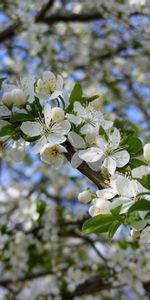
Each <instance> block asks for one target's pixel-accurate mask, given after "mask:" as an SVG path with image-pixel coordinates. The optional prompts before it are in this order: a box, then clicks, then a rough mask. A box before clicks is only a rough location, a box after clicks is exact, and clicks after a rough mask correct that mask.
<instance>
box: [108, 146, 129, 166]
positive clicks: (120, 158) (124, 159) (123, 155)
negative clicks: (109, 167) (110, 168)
mask: <svg viewBox="0 0 150 300" xmlns="http://www.w3.org/2000/svg"><path fill="white" fill-rule="evenodd" d="M112 157H113V158H114V159H115V161H116V165H117V167H118V168H122V167H123V166H125V165H126V164H127V163H128V162H129V160H130V155H129V153H128V152H127V151H126V150H123V151H118V152H116V153H114V154H113V156H112Z"/></svg>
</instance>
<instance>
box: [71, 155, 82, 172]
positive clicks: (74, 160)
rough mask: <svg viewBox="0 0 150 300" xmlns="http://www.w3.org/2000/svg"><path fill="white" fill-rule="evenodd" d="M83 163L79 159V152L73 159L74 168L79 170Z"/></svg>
mask: <svg viewBox="0 0 150 300" xmlns="http://www.w3.org/2000/svg"><path fill="white" fill-rule="evenodd" d="M82 161H83V160H82V159H81V158H80V157H79V155H78V152H75V153H74V154H73V156H72V158H71V164H72V166H73V168H75V169H77V168H78V167H79V166H80V165H81V163H82Z"/></svg>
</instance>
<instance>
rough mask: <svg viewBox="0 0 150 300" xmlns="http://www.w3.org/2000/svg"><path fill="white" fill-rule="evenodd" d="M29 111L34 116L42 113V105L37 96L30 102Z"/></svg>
mask: <svg viewBox="0 0 150 300" xmlns="http://www.w3.org/2000/svg"><path fill="white" fill-rule="evenodd" d="M30 107H31V112H32V114H33V115H34V116H35V117H39V114H41V113H42V106H41V104H40V100H39V98H37V97H35V100H34V101H33V102H32V103H31V104H30Z"/></svg>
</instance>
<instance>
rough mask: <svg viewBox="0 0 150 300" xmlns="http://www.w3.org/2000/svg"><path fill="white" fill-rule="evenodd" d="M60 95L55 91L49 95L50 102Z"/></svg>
mask: <svg viewBox="0 0 150 300" xmlns="http://www.w3.org/2000/svg"><path fill="white" fill-rule="evenodd" d="M60 95H61V91H55V92H53V93H52V94H51V96H50V97H49V99H50V100H54V99H56V98H57V97H58V96H60Z"/></svg>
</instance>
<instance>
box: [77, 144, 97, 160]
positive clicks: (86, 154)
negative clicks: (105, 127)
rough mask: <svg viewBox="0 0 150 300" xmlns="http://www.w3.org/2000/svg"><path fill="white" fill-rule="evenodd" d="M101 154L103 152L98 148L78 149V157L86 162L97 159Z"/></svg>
mask: <svg viewBox="0 0 150 300" xmlns="http://www.w3.org/2000/svg"><path fill="white" fill-rule="evenodd" d="M102 156H103V152H101V150H100V149H99V148H96V147H91V148H88V149H86V150H81V151H79V157H80V158H81V159H83V160H85V161H87V162H95V161H98V160H99V159H100V158H101V157H102Z"/></svg>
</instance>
